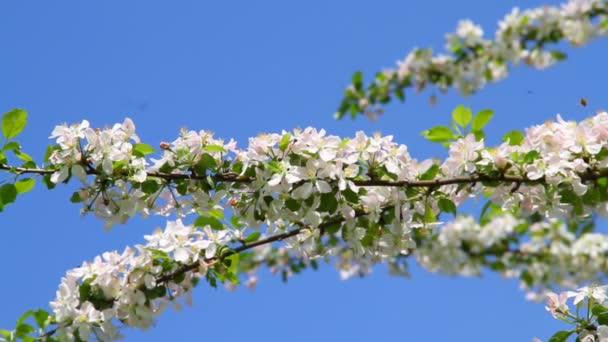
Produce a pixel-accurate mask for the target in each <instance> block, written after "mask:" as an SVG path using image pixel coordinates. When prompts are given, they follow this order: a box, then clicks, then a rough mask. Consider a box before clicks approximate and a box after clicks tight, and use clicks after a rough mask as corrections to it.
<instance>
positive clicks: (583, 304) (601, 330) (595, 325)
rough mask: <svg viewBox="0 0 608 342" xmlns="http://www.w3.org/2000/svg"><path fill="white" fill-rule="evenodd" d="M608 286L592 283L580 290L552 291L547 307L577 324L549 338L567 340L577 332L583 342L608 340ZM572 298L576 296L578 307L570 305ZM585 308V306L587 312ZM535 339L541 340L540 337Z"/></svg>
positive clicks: (579, 339)
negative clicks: (574, 308) (571, 307)
mask: <svg viewBox="0 0 608 342" xmlns="http://www.w3.org/2000/svg"><path fill="white" fill-rule="evenodd" d="M607 289H608V285H604V286H597V285H589V286H585V287H582V288H579V289H578V290H576V291H567V292H562V293H559V294H557V293H553V292H550V293H548V294H547V306H546V307H545V308H546V309H547V311H549V312H550V313H551V315H553V317H555V318H557V319H560V320H562V321H564V322H566V323H569V324H571V325H573V326H574V327H573V328H572V329H569V330H562V331H558V332H557V333H555V334H554V335H553V336H552V337H551V338H550V339H549V341H566V340H567V339H568V337H570V336H573V335H574V336H576V340H577V341H581V342H608V308H606V306H605V304H606V301H607V300H608V294H607V293H606V290H607ZM570 298H574V299H572V304H573V305H574V306H575V307H576V310H574V311H571V310H570V307H569V305H568V300H569V299H570ZM581 308H585V309H586V310H585V311H587V312H584V311H583V310H581ZM534 341H537V342H541V340H540V339H538V338H535V339H534Z"/></svg>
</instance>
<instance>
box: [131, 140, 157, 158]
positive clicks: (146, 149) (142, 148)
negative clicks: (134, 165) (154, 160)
mask: <svg viewBox="0 0 608 342" xmlns="http://www.w3.org/2000/svg"><path fill="white" fill-rule="evenodd" d="M150 153H154V147H152V146H150V145H148V144H144V143H139V144H135V145H133V154H135V155H136V156H138V157H143V156H145V155H146V154H150Z"/></svg>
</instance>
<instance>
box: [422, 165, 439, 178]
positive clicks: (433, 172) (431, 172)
mask: <svg viewBox="0 0 608 342" xmlns="http://www.w3.org/2000/svg"><path fill="white" fill-rule="evenodd" d="M438 173H439V165H437V164H433V165H432V166H431V167H429V168H428V169H427V170H426V171H425V172H424V173H423V174H422V175H420V180H431V179H434V178H435V176H437V174H438Z"/></svg>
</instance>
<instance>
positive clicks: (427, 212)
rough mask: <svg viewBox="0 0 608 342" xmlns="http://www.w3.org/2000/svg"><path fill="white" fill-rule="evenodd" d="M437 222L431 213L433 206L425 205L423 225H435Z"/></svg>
mask: <svg viewBox="0 0 608 342" xmlns="http://www.w3.org/2000/svg"><path fill="white" fill-rule="evenodd" d="M436 221H437V217H436V216H435V213H434V212H433V206H431V205H430V203H427V205H426V208H425V211H424V223H435V222H436Z"/></svg>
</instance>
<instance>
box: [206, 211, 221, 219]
mask: <svg viewBox="0 0 608 342" xmlns="http://www.w3.org/2000/svg"><path fill="white" fill-rule="evenodd" d="M207 214H209V216H211V217H215V218H216V219H218V220H221V219H223V218H224V211H222V210H220V209H209V210H207Z"/></svg>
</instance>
